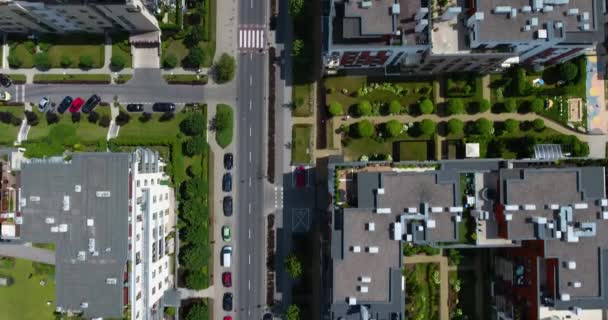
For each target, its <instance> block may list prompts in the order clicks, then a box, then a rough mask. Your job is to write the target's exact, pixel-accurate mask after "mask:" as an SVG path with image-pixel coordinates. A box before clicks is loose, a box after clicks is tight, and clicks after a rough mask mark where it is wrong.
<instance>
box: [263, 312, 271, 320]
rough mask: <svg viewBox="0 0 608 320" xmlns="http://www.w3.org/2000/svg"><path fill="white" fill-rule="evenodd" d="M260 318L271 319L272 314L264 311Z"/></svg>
mask: <svg viewBox="0 0 608 320" xmlns="http://www.w3.org/2000/svg"><path fill="white" fill-rule="evenodd" d="M262 320H272V314H270V313H266V314H265V315H264V316H263V317H262Z"/></svg>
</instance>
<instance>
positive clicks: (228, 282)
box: [222, 272, 232, 288]
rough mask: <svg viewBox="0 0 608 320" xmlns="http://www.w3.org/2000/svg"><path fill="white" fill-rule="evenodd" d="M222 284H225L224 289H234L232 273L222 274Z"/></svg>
mask: <svg viewBox="0 0 608 320" xmlns="http://www.w3.org/2000/svg"><path fill="white" fill-rule="evenodd" d="M222 284H224V287H226V288H230V287H232V273H230V272H224V273H222Z"/></svg>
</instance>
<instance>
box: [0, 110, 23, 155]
mask: <svg viewBox="0 0 608 320" xmlns="http://www.w3.org/2000/svg"><path fill="white" fill-rule="evenodd" d="M23 110H24V109H23V107H6V106H1V107H0V112H10V113H12V114H13V115H14V116H15V117H17V118H20V119H23ZM18 134H19V126H15V125H13V124H5V123H2V122H0V145H13V142H15V140H17V135H18Z"/></svg>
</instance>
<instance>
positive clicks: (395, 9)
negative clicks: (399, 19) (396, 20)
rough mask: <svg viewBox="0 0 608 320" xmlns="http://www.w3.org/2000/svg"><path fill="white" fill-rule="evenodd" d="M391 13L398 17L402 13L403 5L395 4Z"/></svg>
mask: <svg viewBox="0 0 608 320" xmlns="http://www.w3.org/2000/svg"><path fill="white" fill-rule="evenodd" d="M391 13H392V14H393V15H396V16H398V15H399V14H400V13H401V5H399V4H398V3H395V4H393V6H392V7H391Z"/></svg>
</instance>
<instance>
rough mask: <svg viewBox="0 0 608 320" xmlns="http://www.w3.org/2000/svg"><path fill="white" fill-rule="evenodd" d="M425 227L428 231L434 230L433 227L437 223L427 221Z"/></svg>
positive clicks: (430, 220)
mask: <svg viewBox="0 0 608 320" xmlns="http://www.w3.org/2000/svg"><path fill="white" fill-rule="evenodd" d="M426 227H427V228H428V229H434V228H435V227H437V223H436V222H435V220H432V219H429V220H427V221H426Z"/></svg>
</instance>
